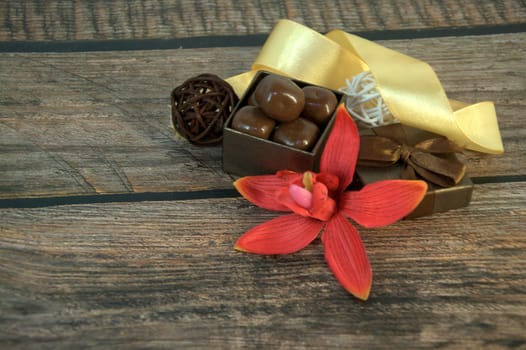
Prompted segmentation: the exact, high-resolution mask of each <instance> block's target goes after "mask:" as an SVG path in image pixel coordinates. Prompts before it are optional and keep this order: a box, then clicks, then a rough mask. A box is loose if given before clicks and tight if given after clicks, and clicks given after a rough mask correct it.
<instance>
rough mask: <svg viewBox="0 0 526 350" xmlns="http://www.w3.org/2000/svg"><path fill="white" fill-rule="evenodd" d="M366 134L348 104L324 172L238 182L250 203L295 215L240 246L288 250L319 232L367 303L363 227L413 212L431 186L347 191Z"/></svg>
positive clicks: (331, 260) (394, 183)
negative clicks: (361, 132) (357, 226)
mask: <svg viewBox="0 0 526 350" xmlns="http://www.w3.org/2000/svg"><path fill="white" fill-rule="evenodd" d="M359 146H360V138H359V135H358V130H357V128H356V124H355V123H354V121H353V119H352V118H351V117H350V115H349V114H348V112H347V110H346V109H345V106H344V105H343V104H342V105H340V106H339V107H338V110H337V112H336V120H335V122H334V127H333V129H332V132H331V134H330V136H329V138H328V140H327V144H326V146H325V149H324V151H323V154H322V156H321V160H320V173H314V172H311V171H307V172H304V173H296V172H293V171H288V170H282V171H278V172H277V173H276V174H275V175H261V176H247V177H243V178H240V179H239V180H237V181H236V182H234V186H235V187H236V189H237V190H238V191H239V193H241V195H242V196H243V197H245V198H246V199H247V200H249V201H250V202H251V203H253V204H255V205H257V206H259V207H261V208H265V209H269V210H276V211H284V212H292V214H287V215H283V216H280V217H277V218H275V219H272V220H270V221H268V222H265V223H263V224H260V225H258V226H256V227H254V228H252V229H250V230H249V231H247V232H246V233H245V234H243V235H242V236H241V237H240V238H239V240H238V241H237V242H236V244H235V249H236V250H240V251H243V252H249V253H254V254H265V255H273V254H290V253H294V252H297V251H299V250H301V249H303V248H304V247H306V246H307V245H308V244H309V243H311V242H312V241H313V240H314V239H315V238H316V237H318V235H319V234H320V232H321V241H322V243H323V246H324V254H325V259H326V261H327V264H328V265H329V267H330V269H331V270H332V272H333V274H334V276H335V277H336V279H337V280H338V281H339V282H340V284H341V285H342V286H343V287H344V288H345V289H346V290H347V291H348V292H349V293H351V294H352V295H354V296H355V297H357V298H359V299H362V300H366V299H367V298H368V297H369V292H370V290H371V283H372V271H371V265H370V263H369V259H368V257H367V253H366V252H365V248H364V246H363V244H362V241H361V239H360V236H359V234H358V231H357V230H356V229H355V228H354V226H353V225H352V224H351V223H350V222H349V221H348V220H347V218H351V219H353V220H354V221H356V222H357V223H358V224H360V225H362V226H364V227H379V226H385V225H389V224H392V223H394V222H395V221H398V220H400V219H402V218H403V217H404V216H406V215H407V214H409V213H410V212H411V211H413V209H415V208H416V206H417V205H418V204H419V203H420V201H421V200H422V198H423V197H424V195H425V193H426V191H427V184H426V183H425V182H423V181H410V180H385V181H379V182H376V183H373V184H369V185H366V186H364V187H363V188H362V189H361V190H359V191H347V192H346V191H345V189H346V188H347V187H348V186H349V184H350V183H351V181H352V178H353V174H354V169H355V166H356V161H357V158H358V151H359Z"/></svg>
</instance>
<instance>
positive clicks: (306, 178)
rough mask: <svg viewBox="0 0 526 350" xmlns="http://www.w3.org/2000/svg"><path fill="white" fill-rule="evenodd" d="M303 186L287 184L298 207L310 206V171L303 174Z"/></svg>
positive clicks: (308, 207)
mask: <svg viewBox="0 0 526 350" xmlns="http://www.w3.org/2000/svg"><path fill="white" fill-rule="evenodd" d="M302 182H303V187H301V186H298V185H296V184H292V185H290V186H289V193H290V196H291V197H292V199H293V200H294V202H296V204H298V205H299V206H300V207H302V208H305V209H310V208H311V207H312V173H311V172H310V171H307V172H305V173H304V174H303V179H302Z"/></svg>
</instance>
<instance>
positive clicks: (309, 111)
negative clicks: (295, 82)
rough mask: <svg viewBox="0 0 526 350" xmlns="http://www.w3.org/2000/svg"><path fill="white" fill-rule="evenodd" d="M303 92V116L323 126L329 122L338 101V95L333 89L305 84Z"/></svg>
mask: <svg viewBox="0 0 526 350" xmlns="http://www.w3.org/2000/svg"><path fill="white" fill-rule="evenodd" d="M303 93H304V95H305V107H304V109H303V113H302V117H305V118H307V119H309V120H310V121H313V122H314V123H316V124H318V125H321V126H323V125H325V124H327V122H328V121H329V119H331V116H332V113H333V112H334V109H335V108H336V104H337V103H338V101H337V99H336V95H334V93H333V92H332V91H331V90H328V89H325V88H322V87H317V86H305V87H304V88H303Z"/></svg>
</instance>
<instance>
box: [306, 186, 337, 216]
mask: <svg viewBox="0 0 526 350" xmlns="http://www.w3.org/2000/svg"><path fill="white" fill-rule="evenodd" d="M335 212H336V202H335V201H334V199H332V198H331V197H329V193H328V190H327V187H326V186H325V185H324V184H323V183H321V182H317V183H315V184H314V187H313V192H312V208H311V210H310V215H311V217H313V218H315V219H318V220H322V221H327V220H329V219H330V218H331V217H332V216H333V214H334V213H335Z"/></svg>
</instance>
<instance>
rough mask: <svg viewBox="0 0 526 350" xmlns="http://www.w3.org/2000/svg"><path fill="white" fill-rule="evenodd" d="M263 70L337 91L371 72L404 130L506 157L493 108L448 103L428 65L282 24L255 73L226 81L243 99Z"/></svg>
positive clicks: (336, 33)
mask: <svg viewBox="0 0 526 350" xmlns="http://www.w3.org/2000/svg"><path fill="white" fill-rule="evenodd" d="M260 70H266V71H271V72H274V73H277V74H281V75H285V76H289V77H291V78H294V79H297V80H301V81H304V82H307V83H309V84H313V85H319V86H323V87H327V88H329V89H333V90H337V89H339V88H340V87H343V86H344V85H345V79H351V78H352V77H353V76H355V75H356V74H358V73H361V72H363V71H366V70H370V71H371V73H372V74H373V76H374V78H375V80H376V82H377V89H378V91H379V93H380V94H381V95H382V98H383V99H384V101H385V103H386V105H387V106H388V108H389V110H390V112H391V113H392V114H393V116H394V117H395V118H396V119H398V120H399V121H400V122H401V123H402V124H405V125H408V126H412V127H415V128H419V129H422V130H426V131H430V132H434V133H436V134H439V135H443V136H446V137H447V138H449V139H450V140H452V141H453V142H454V143H456V144H457V145H459V146H461V147H463V148H467V149H471V150H475V151H479V152H485V153H495V154H500V153H502V152H503V151H504V148H503V145H502V140H501V137H500V132H499V126H498V123H497V116H496V114H495V107H494V106H493V103H492V102H489V101H486V102H479V103H476V104H472V105H468V104H465V103H463V102H459V101H454V100H448V98H447V96H446V94H445V92H444V90H443V89H442V85H441V84H440V81H439V80H438V78H437V76H436V74H435V72H434V71H433V69H432V68H431V67H430V66H429V65H428V64H427V63H425V62H423V61H420V60H417V59H414V58H412V57H409V56H406V55H403V54H401V53H399V52H397V51H394V50H391V49H388V48H386V47H383V46H381V45H378V44H376V43H373V42H371V41H368V40H366V39H363V38H361V37H358V36H356V35H352V34H348V33H346V32H343V31H341V30H333V31H331V32H329V33H327V34H326V35H321V34H319V33H318V32H316V31H314V30H312V29H310V28H307V27H305V26H303V25H300V24H298V23H296V22H293V21H290V20H280V21H279V22H278V23H277V24H276V26H275V27H274V29H273V31H272V33H271V34H270V36H269V37H268V39H267V41H266V42H265V44H264V45H263V47H262V48H261V51H260V53H259V55H258V57H257V58H256V61H255V62H254V64H253V65H252V67H251V70H250V71H249V72H246V73H243V74H240V75H236V76H234V77H231V78H228V79H227V81H228V82H229V83H230V85H232V87H233V88H234V90H235V92H236V93H237V94H238V96H240V97H241V96H242V95H243V94H244V92H245V90H246V89H247V87H248V86H249V84H250V82H251V81H252V78H253V77H254V76H255V75H256V73H257V72H258V71H260Z"/></svg>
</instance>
